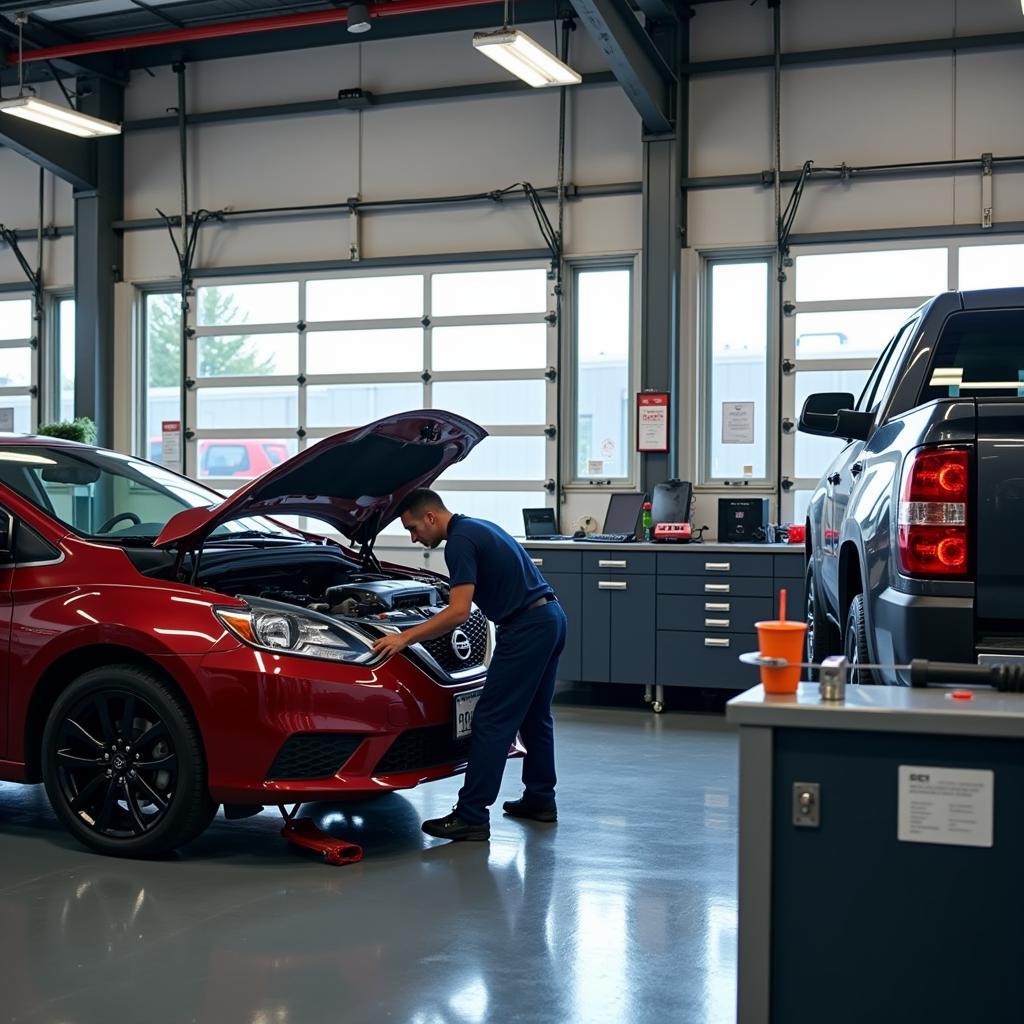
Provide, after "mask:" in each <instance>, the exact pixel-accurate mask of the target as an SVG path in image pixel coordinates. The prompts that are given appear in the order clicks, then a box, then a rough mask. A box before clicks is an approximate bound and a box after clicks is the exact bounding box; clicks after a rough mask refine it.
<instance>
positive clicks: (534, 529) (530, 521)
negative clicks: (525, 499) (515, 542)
mask: <svg viewBox="0 0 1024 1024" xmlns="http://www.w3.org/2000/svg"><path fill="white" fill-rule="evenodd" d="M523 533H524V534H525V535H526V536H527V537H553V536H555V535H556V534H557V533H558V520H557V519H556V518H555V510H554V509H553V508H524V509H523Z"/></svg>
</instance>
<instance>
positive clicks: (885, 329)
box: [796, 307, 913, 362]
mask: <svg viewBox="0 0 1024 1024" xmlns="http://www.w3.org/2000/svg"><path fill="white" fill-rule="evenodd" d="M912 312H913V308H912V307H911V308H903V309H860V310H849V309H844V310H835V311H829V312H826V313H797V315H796V358H797V359H798V360H799V361H801V362H803V361H805V360H806V361H813V360H836V359H842V360H845V359H876V358H877V357H878V356H879V355H881V353H882V350H883V349H884V348H885V346H886V343H887V342H888V341H889V339H890V338H891V337H892V336H893V335H894V334H895V333H896V331H897V329H898V328H899V326H900V324H902V323H903V322H904V321H905V320H906V319H907V317H908V316H910V314H911V313H912Z"/></svg>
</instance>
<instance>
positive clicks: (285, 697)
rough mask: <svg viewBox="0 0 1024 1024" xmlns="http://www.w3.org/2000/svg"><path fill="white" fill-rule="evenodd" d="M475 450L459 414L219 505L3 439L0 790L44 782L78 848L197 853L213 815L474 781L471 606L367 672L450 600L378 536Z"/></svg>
mask: <svg viewBox="0 0 1024 1024" xmlns="http://www.w3.org/2000/svg"><path fill="white" fill-rule="evenodd" d="M484 436H486V435H485V432H484V431H483V430H482V428H480V427H478V426H476V425H475V424H473V423H470V422H469V421H467V420H464V419H462V418H461V417H458V416H455V415H453V414H450V413H444V412H439V411H421V412H412V413H406V414H402V415H398V416H392V417H389V418H387V419H383V420H379V421H377V422H376V423H373V424H370V425H369V426H366V427H363V428H360V429H358V430H352V431H347V432H345V433H343V434H338V435H335V436H334V437H332V438H329V439H327V440H325V441H323V442H321V443H320V444H318V445H316V446H315V447H312V448H309V449H307V450H306V451H303V452H301V453H300V454H299V455H296V456H295V457H294V458H292V459H290V460H288V461H286V462H284V463H283V464H281V465H279V466H277V467H275V468H274V469H272V470H271V471H270V472H268V473H266V474H265V475H264V476H262V477H260V478H259V479H257V480H253V481H252V482H250V483H248V484H246V485H245V486H244V487H242V488H241V489H240V490H239V491H237V492H235V493H234V494H233V495H232V496H231V497H230V498H228V499H226V500H224V499H222V498H221V496H220V495H219V494H217V493H216V492H214V491H210V490H209V489H207V488H205V487H203V486H202V485H201V484H197V483H195V482H194V481H192V480H189V479H188V478H186V477H182V476H179V475H178V474H175V473H172V472H170V471H169V470H166V469H164V468H162V467H159V466H154V465H152V464H151V463H147V462H145V461H143V460H140V459H134V458H131V457H128V456H124V455H120V454H117V453H115V452H110V451H105V450H103V449H97V448H92V447H89V446H85V445H76V444H73V443H71V442H62V441H54V440H52V439H49V438H41V437H39V438H34V437H16V436H12V435H5V436H3V437H0V644H2V645H0V654H2V653H3V652H4V649H6V651H7V652H8V654H9V656H8V657H7V658H2V657H0V694H2V695H3V697H2V699H0V778H2V779H6V780H12V781H18V782H39V781H43V782H44V783H45V785H46V790H47V794H48V796H49V798H50V801H51V803H52V804H53V806H54V809H55V810H56V812H57V814H58V815H59V817H60V818H61V820H62V821H63V822H64V824H65V825H66V826H67V827H68V829H69V830H70V831H71V832H73V833H74V834H75V835H76V836H77V837H78V838H79V839H80V840H82V841H83V842H84V843H86V844H87V845H89V846H91V847H93V848H95V849H97V850H100V851H103V852H106V853H113V854H122V855H129V856H139V855H144V854H152V853H157V852H160V851H163V850H167V849H171V848H173V847H176V846H179V845H181V844H182V843H185V842H188V841H189V840H190V839H192V838H194V837H195V836H196V835H198V834H199V833H200V832H201V831H202V830H203V829H204V828H205V827H206V825H207V824H208V823H209V822H210V820H211V819H212V817H213V815H214V814H215V813H216V810H217V807H218V805H220V804H224V805H225V811H226V812H229V813H232V814H234V813H238V814H244V813H246V810H247V809H248V808H251V807H253V806H259V805H261V804H278V803H292V802H300V801H307V800H324V799H338V798H339V797H343V796H344V795H346V794H366V793H369V792H383V791H387V790H392V789H405V788H409V787H412V786H416V785H418V784H420V783H422V782H427V781H430V780H433V779H440V778H445V777H448V776H451V775H454V774H457V773H459V772H461V771H464V769H465V760H466V756H467V753H468V743H469V737H468V728H467V724H468V722H469V721H471V711H472V706H473V704H474V702H475V698H476V694H477V692H478V691H479V689H480V687H481V686H482V684H483V682H484V680H485V678H486V671H487V663H488V661H489V659H490V650H491V646H492V639H491V636H492V634H491V629H490V625H489V623H488V622H487V620H486V619H485V618H484V617H483V615H482V613H480V612H479V610H475V609H474V612H473V615H472V616H471V618H470V620H469V621H468V622H467V623H466V624H465V625H464V626H463V627H462V628H460V629H457V630H455V631H454V632H453V633H451V634H448V635H446V636H443V637H440V638H438V639H436V640H431V641H428V642H427V643H426V644H423V645H414V646H413V647H410V648H408V649H407V650H406V651H405V652H403V654H402V655H399V656H397V657H395V658H392V659H390V660H388V661H385V662H383V663H382V662H381V661H380V660H379V659H375V657H374V655H373V653H372V651H371V644H372V642H373V640H374V639H375V638H376V637H378V636H380V635H381V633H382V632H384V631H388V630H400V629H403V628H407V627H409V626H412V625H415V624H416V623H418V622H423V621H424V619H426V618H428V617H430V616H431V615H433V614H435V613H436V612H437V611H438V610H440V609H441V608H443V607H444V606H445V604H446V602H447V594H448V589H447V583H446V581H445V580H444V579H443V578H442V577H439V576H436V575H434V574H431V573H428V572H423V571H415V572H414V571H411V570H408V569H405V568H402V567H399V566H393V565H387V564H382V563H380V562H378V561H377V559H376V557H375V556H374V554H373V542H374V539H375V538H376V535H377V533H378V532H379V531H380V529H381V528H382V527H383V526H384V525H386V523H388V522H389V521H390V520H391V519H392V518H394V510H395V508H396V507H397V505H398V503H399V502H400V501H401V499H402V498H403V497H404V496H405V495H406V494H407V493H409V491H410V490H412V489H413V488H415V487H420V486H426V485H428V484H429V483H430V482H432V481H433V480H434V479H436V478H437V477H438V476H439V475H440V474H441V473H442V472H443V471H444V470H445V469H446V468H447V467H448V466H449V465H451V464H452V463H454V462H456V461H459V460H460V459H462V458H464V457H465V456H466V454H468V452H469V451H470V450H471V449H472V448H473V446H474V445H475V444H477V443H478V442H479V441H480V440H481V439H482V438H483V437H484ZM274 513H277V514H281V515H301V516H309V517H313V518H316V519H318V520H320V521H323V522H326V523H328V524H329V525H330V526H331V527H333V528H334V529H336V530H338V531H339V532H340V533H342V534H343V535H345V536H347V537H348V538H349V539H350V540H351V541H352V543H353V546H352V547H351V548H345V547H342V546H341V545H339V544H336V543H334V542H333V541H330V540H328V539H326V538H323V537H320V536H317V535H314V534H309V533H299V532H298V531H295V530H292V529H288V528H286V527H284V526H282V525H280V524H278V523H276V522H275V521H273V520H271V519H267V518H265V517H266V516H267V515H269V514H274ZM516 752H518V751H510V754H515V753H516Z"/></svg>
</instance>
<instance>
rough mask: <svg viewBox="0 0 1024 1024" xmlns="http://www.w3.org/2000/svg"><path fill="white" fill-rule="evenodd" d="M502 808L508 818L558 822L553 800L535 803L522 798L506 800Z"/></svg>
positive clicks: (555, 805) (556, 808)
mask: <svg viewBox="0 0 1024 1024" xmlns="http://www.w3.org/2000/svg"><path fill="white" fill-rule="evenodd" d="M502 807H503V808H504V811H505V813H506V814H507V815H508V816H509V817H510V818H529V819H530V820H531V821H546V822H553V821H558V806H557V804H556V803H555V801H554V800H544V801H542V802H540V803H537V802H534V801H530V800H527V799H526V797H522V798H520V799H519V800H506V801H505V803H504V804H502Z"/></svg>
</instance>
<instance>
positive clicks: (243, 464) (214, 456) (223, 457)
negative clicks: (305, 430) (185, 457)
mask: <svg viewBox="0 0 1024 1024" xmlns="http://www.w3.org/2000/svg"><path fill="white" fill-rule="evenodd" d="M297 451H298V441H297V439H295V438H291V439H289V438H248V437H247V438H227V437H218V438H205V439H204V440H202V441H200V442H199V456H198V466H199V473H198V476H199V479H200V480H207V479H227V478H238V479H242V480H251V479H253V478H254V477H257V476H260V475H261V474H263V473H266V472H267V471H268V470H270V469H273V468H274V466H279V465H280V464H281V463H282V462H284V461H285V459H288V458H291V456H292V455H294V454H295V453H296V452H297Z"/></svg>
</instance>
